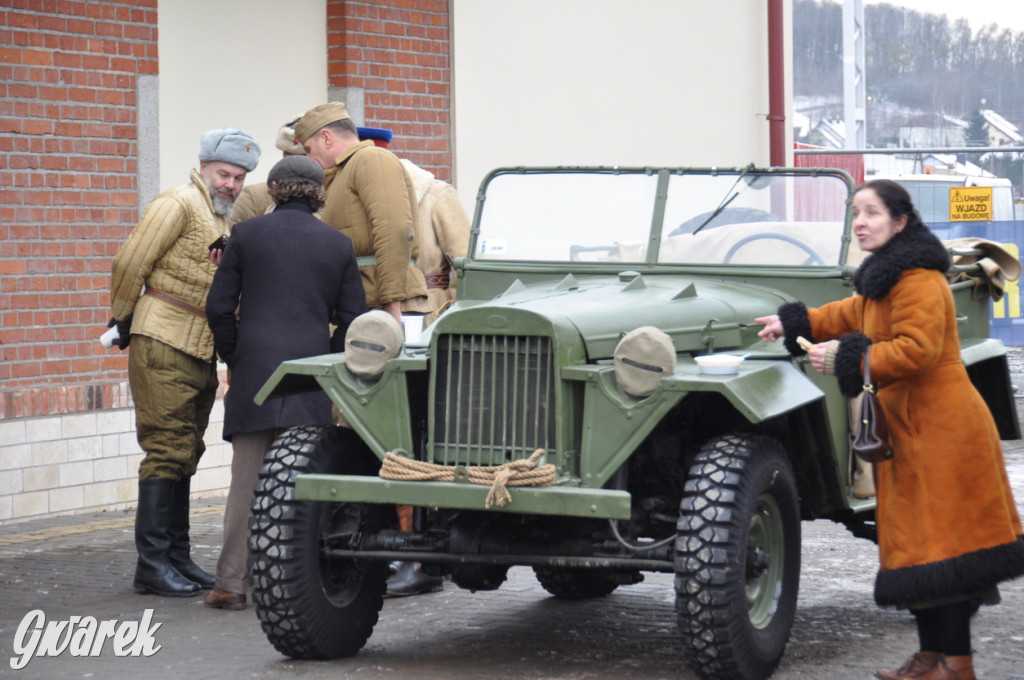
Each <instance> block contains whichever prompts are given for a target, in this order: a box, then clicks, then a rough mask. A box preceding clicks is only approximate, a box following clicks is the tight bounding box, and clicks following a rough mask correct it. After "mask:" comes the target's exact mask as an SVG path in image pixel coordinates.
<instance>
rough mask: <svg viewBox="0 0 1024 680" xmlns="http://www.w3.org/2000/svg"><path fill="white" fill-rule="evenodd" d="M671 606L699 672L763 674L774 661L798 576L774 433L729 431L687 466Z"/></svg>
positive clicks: (784, 473) (722, 678)
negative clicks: (752, 433)
mask: <svg viewBox="0 0 1024 680" xmlns="http://www.w3.org/2000/svg"><path fill="white" fill-rule="evenodd" d="M677 530H678V531H677V538H676V555H675V573H676V577H675V589H676V613H677V615H678V624H679V630H680V633H681V634H682V638H683V643H684V654H685V656H686V659H687V661H688V663H689V664H690V666H691V667H692V668H693V670H695V671H696V672H697V673H698V674H700V675H701V677H703V678H705V679H706V680H765V678H768V677H769V676H770V675H771V674H772V672H773V671H774V670H775V667H776V666H777V665H778V663H779V661H780V660H781V659H782V655H783V652H784V651H785V648H786V642H787V641H788V639H789V633H790V629H791V627H792V625H793V619H794V617H795V614H796V600H797V590H798V588H799V580H800V506H799V499H798V496H797V487H796V482H795V480H794V475H793V471H792V468H791V466H790V464H789V461H788V459H787V458H786V454H785V452H784V451H783V449H782V447H781V445H780V444H779V443H778V442H777V441H775V440H774V439H771V438H768V437H763V436H757V435H745V434H731V435H726V436H722V437H718V438H715V439H713V440H711V441H710V442H708V443H707V444H706V445H705V446H704V447H703V448H702V449H701V451H700V453H699V454H698V455H697V457H696V458H695V459H694V463H693V466H692V467H691V468H690V473H689V478H688V479H687V482H686V486H685V490H684V493H683V498H682V501H681V504H680V519H679V522H678V525H677Z"/></svg>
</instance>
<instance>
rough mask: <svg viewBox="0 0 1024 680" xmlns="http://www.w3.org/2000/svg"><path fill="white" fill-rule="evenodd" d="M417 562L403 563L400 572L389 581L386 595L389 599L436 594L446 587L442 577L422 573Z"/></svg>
mask: <svg viewBox="0 0 1024 680" xmlns="http://www.w3.org/2000/svg"><path fill="white" fill-rule="evenodd" d="M419 567H420V565H419V564H418V563H416V562H402V566H401V568H399V570H398V572H397V573H396V574H395V575H394V576H392V577H391V578H389V579H388V587H387V591H386V592H385V595H387V596H388V597H408V596H410V595H422V594H423V593H436V592H437V591H438V590H441V589H442V588H443V587H444V582H443V580H442V579H441V577H440V576H431V575H430V574H424V573H423V572H422V571H420V568H419Z"/></svg>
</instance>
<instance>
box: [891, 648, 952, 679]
mask: <svg viewBox="0 0 1024 680" xmlns="http://www.w3.org/2000/svg"><path fill="white" fill-rule="evenodd" d="M941 658H942V655H941V654H939V653H938V652H918V653H917V654H915V655H914V656H912V657H910V658H909V659H907V662H906V663H905V664H903V665H902V666H900V667H899V668H897V669H896V670H894V671H889V670H885V669H884V668H879V669H878V670H877V671H875V675H877V676H878V677H879V678H881V679H882V680H904V678H919V677H921V675H922V674H924V673H927V672H928V671H930V670H932V669H933V668H935V666H936V665H937V664H938V663H939V659H941Z"/></svg>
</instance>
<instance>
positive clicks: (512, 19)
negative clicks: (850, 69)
mask: <svg viewBox="0 0 1024 680" xmlns="http://www.w3.org/2000/svg"><path fill="white" fill-rule="evenodd" d="M452 4H453V24H454V29H453V34H452V44H453V55H454V57H453V67H452V68H453V83H454V92H455V98H454V105H453V110H454V137H455V140H456V148H455V169H456V172H455V178H456V181H457V187H458V189H459V193H460V195H461V197H462V200H463V202H464V203H466V204H467V206H469V203H470V202H471V201H472V200H473V199H474V198H475V193H476V190H477V188H478V186H479V185H480V182H481V180H482V179H483V178H484V176H485V175H486V174H487V173H488V172H489V171H491V170H492V169H494V168H496V167H500V166H517V165H608V166H613V165H623V166H629V165H640V166H648V165H667V166H711V165H719V166H722V165H728V166H732V165H737V166H742V165H746V164H748V163H751V162H754V163H756V164H759V165H768V163H769V128H768V120H767V113H768V82H769V81H768V9H767V8H768V3H767V2H765V1H764V0H720V1H718V2H701V3H693V2H665V1H664V0H598V1H595V0H559V1H558V2H551V1H550V0H519V1H518V2H502V3H489V2H478V1H476V0H453V3H452ZM697 4H699V11H697V10H695V6H696V5H697ZM784 11H785V17H786V20H785V22H784V23H785V25H786V27H787V29H786V30H787V31H788V30H789V27H790V26H791V25H792V21H791V20H790V17H791V15H792V11H791V2H789V1H788V0H787V1H786V2H785V3H784ZM498 27H500V29H499V28H498ZM785 44H786V59H785V61H786V63H787V64H791V62H792V57H791V45H792V40H791V39H789V38H788V37H787V38H786V39H785ZM787 71H788V74H787V78H786V81H787V83H791V82H792V72H791V71H792V70H791V67H787ZM785 101H786V102H791V101H792V92H791V85H788V86H787V93H786V96H785ZM787 107H788V109H789V110H788V111H787V119H789V120H792V107H791V104H787ZM786 127H787V129H789V128H790V126H788V125H787V126H786ZM789 137H790V139H788V140H787V143H786V148H787V149H791V148H792V138H791V137H792V131H791V129H790V131H789ZM790 163H791V162H790Z"/></svg>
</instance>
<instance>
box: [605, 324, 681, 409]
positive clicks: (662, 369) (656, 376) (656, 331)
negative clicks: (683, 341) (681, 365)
mask: <svg viewBox="0 0 1024 680" xmlns="http://www.w3.org/2000/svg"><path fill="white" fill-rule="evenodd" d="M613 357H614V361H615V382H616V384H617V385H618V386H619V389H620V390H622V391H623V392H625V393H626V394H628V395H629V396H631V397H640V398H643V397H649V396H651V395H652V394H654V392H655V390H657V389H658V383H659V382H661V379H662V378H664V377H665V376H667V375H672V373H674V372H675V370H676V348H675V346H673V344H672V338H670V337H669V336H668V334H667V333H665V332H664V331H662V330H661V329H660V328H655V327H654V326H641V327H640V328H637V329H635V330H632V331H630V332H629V333H627V334H626V335H625V336H623V338H622V340H620V341H619V344H618V345H616V346H615V353H614V355H613Z"/></svg>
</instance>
